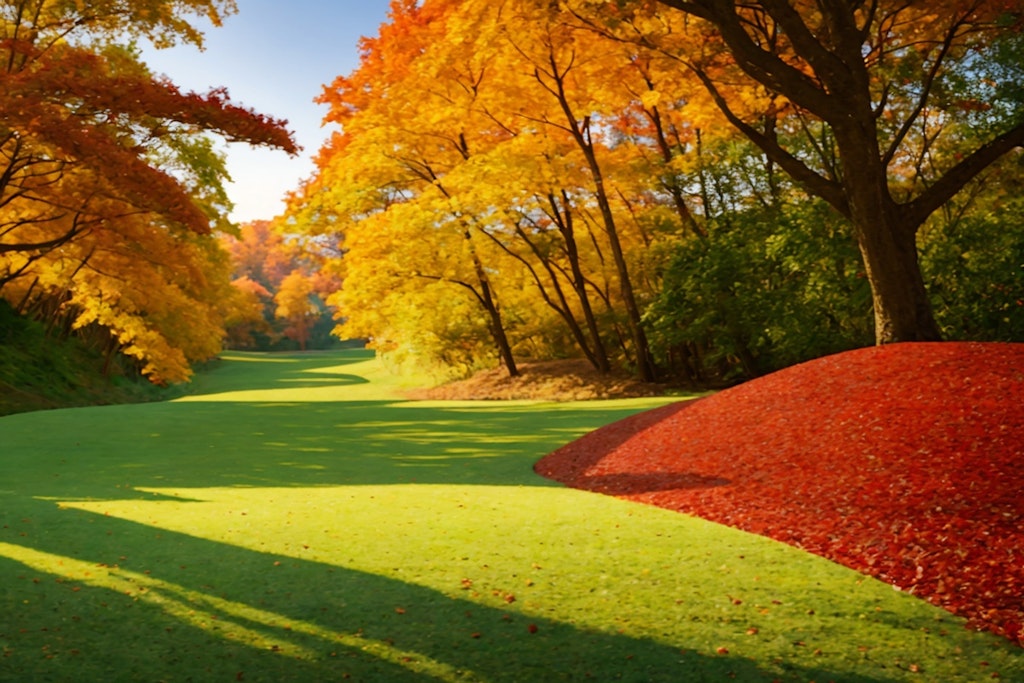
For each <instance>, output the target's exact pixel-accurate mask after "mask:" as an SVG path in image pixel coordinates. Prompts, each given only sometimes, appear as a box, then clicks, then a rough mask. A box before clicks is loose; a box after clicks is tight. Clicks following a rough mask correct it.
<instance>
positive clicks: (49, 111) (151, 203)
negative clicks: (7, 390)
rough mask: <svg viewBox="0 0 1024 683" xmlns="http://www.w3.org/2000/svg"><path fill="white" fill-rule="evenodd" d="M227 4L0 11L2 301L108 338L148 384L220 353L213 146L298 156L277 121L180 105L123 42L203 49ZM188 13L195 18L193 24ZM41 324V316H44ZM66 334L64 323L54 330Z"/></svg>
mask: <svg viewBox="0 0 1024 683" xmlns="http://www.w3.org/2000/svg"><path fill="white" fill-rule="evenodd" d="M234 9H235V6H234V3H233V2H231V1H230V0H174V1H171V0H148V1H147V0H143V1H141V2H125V1H121V0H111V1H110V2H102V3H65V2H49V1H48V0H15V1H12V2H6V3H4V4H3V6H2V8H0V22H2V28H0V80H2V84H3V88H2V92H0V294H2V295H3V296H5V298H7V299H8V300H10V301H12V302H13V303H15V305H16V306H17V307H18V308H19V309H20V310H23V311H34V312H35V313H37V314H39V315H46V316H47V317H49V319H50V321H51V323H56V322H57V321H58V320H64V321H66V326H67V327H68V328H70V329H80V330H81V329H85V328H89V327H99V328H101V329H105V330H107V331H108V333H109V335H110V339H111V348H114V349H116V350H118V351H120V352H121V353H124V354H126V355H128V356H130V357H133V358H135V359H137V360H138V361H139V363H140V367H141V368H142V370H143V372H144V373H145V374H148V375H149V376H150V377H151V378H152V379H154V381H178V380H183V379H186V378H187V377H188V374H189V370H188V364H189V362H190V361H192V360H198V359H201V358H206V357H209V356H210V355H212V354H213V353H216V351H217V350H218V349H219V346H220V340H221V336H222V335H223V325H222V322H223V319H224V316H225V315H226V314H227V312H226V310H225V309H224V308H223V307H222V306H220V305H219V304H218V303H217V300H218V298H220V297H219V295H220V294H222V293H224V291H225V290H223V287H226V286H227V282H228V280H227V276H228V274H229V270H228V267H227V260H226V258H225V257H224V254H223V252H221V251H220V250H219V248H218V247H217V245H216V243H215V242H213V241H212V239H211V238H210V237H209V235H210V234H211V232H213V231H214V230H217V229H220V228H223V227H225V226H226V218H225V216H226V214H227V211H228V210H229V209H230V203H229V202H228V199H227V196H226V194H225V192H224V190H223V185H222V182H223V180H224V178H225V177H226V173H225V170H224V165H223V159H222V158H221V156H220V155H219V154H218V153H217V152H216V151H215V149H214V146H213V139H212V138H211V137H210V136H211V135H212V136H216V137H220V138H221V139H226V140H230V141H243V142H248V143H250V144H254V145H265V146H269V147H275V148H279V149H282V150H285V151H288V152H295V151H296V146H295V144H294V142H293V141H292V139H291V138H290V135H289V134H288V132H287V131H286V130H285V128H284V122H282V121H277V120H274V119H271V118H268V117H266V116H263V115H260V114H257V113H255V112H253V111H251V110H248V109H245V108H243V107H240V106H238V105H235V104H233V103H232V102H231V101H230V99H229V98H228V96H227V93H226V91H224V90H213V91H210V92H208V93H206V94H197V93H189V92H182V91H181V90H179V89H178V88H177V87H176V86H174V84H172V83H171V82H169V81H168V80H167V79H165V78H162V77H156V76H154V75H153V74H152V73H151V72H150V71H149V70H148V69H147V68H146V66H145V65H144V64H143V63H142V62H141V61H140V59H139V55H138V52H137V51H136V50H135V49H134V48H133V47H131V46H130V44H128V43H127V41H132V40H137V39H148V40H151V41H153V42H154V44H156V45H157V46H158V47H159V46H165V45H171V44H174V43H175V42H182V41H183V42H187V43H192V44H194V45H201V44H202V34H201V33H200V32H199V31H198V30H197V29H196V28H195V27H194V26H193V23H192V21H193V17H194V16H205V17H208V18H210V19H211V20H212V21H213V23H214V24H218V23H219V22H220V19H221V18H222V17H223V16H225V15H226V14H229V13H231V12H233V11H234ZM190 15H191V16H190ZM44 311H49V313H44ZM62 324H63V323H62Z"/></svg>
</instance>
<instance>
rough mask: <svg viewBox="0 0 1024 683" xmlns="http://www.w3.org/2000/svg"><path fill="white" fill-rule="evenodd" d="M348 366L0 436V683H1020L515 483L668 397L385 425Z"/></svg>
mask: <svg viewBox="0 0 1024 683" xmlns="http://www.w3.org/2000/svg"><path fill="white" fill-rule="evenodd" d="M398 388H399V381H398V380H397V379H396V378H394V377H390V376H389V375H388V374H387V373H386V372H384V371H383V369H382V367H381V366H380V364H379V363H377V362H376V361H374V360H373V359H372V356H370V355H369V354H367V353H366V352H363V351H344V352H336V353H313V354H303V355H299V354H296V355H281V356H269V355H257V354H240V353H232V354H227V355H226V361H225V362H224V363H223V364H221V365H219V366H218V367H216V368H215V369H213V370H212V371H210V372H208V373H206V374H204V375H202V376H201V377H199V378H198V379H197V381H196V391H195V392H194V393H193V394H191V395H189V396H187V397H185V398H181V399H178V400H175V401H171V402H167V403H158V404H141V405H126V406H109V407H101V408H76V409H70V410H57V411H47V412H37V413H26V414H20V415H12V416H8V417H3V418H0V680H3V681H19V682H20V681H105V682H106V681H235V680H244V681H303V682H307V681H341V680H356V681H358V680H365V681H406V680H408V681H420V680H423V681H431V680H440V681H461V680H467V681H478V680H479V681H510V682H511V681H515V682H519V681H556V680H596V681H612V680H625V681H722V680H739V681H774V680H780V681H816V682H818V683H824V682H826V681H848V682H861V683H867V682H869V681H942V682H953V681H981V680H991V678H992V677H993V674H994V673H996V672H998V674H999V675H1000V676H1001V678H1002V680H1005V681H1021V680H1024V651H1022V650H1021V649H1020V648H1017V647H1015V646H1012V645H1010V644H1009V643H1007V642H1005V641H1002V640H1000V639H998V638H996V637H994V636H990V635H984V634H977V633H973V632H969V631H967V630H966V629H964V628H963V626H962V624H961V623H960V622H959V621H958V620H956V619H954V618H953V617H951V616H949V615H948V614H946V613H945V612H942V611H941V610H938V609H936V608H933V607H931V606H929V605H927V604H925V603H923V602H921V601H919V600H917V599H915V598H913V597H912V596H909V595H905V594H902V593H899V592H896V591H894V590H893V589H892V588H890V587H888V586H886V585H883V584H881V583H878V582H876V581H873V580H871V579H866V578H864V577H863V576H861V575H859V574H857V573H855V572H852V571H850V570H847V569H845V568H842V567H840V566H837V565H834V564H832V563H830V562H827V561H825V560H822V559H819V558H816V557H813V556H809V555H807V554H805V553H802V552H801V551H799V550H796V549H793V548H789V547H787V546H784V545H780V544H778V543H776V542H773V541H770V540H766V539H764V538H761V537H757V536H752V535H749V534H745V533H741V532H738V531H735V530H732V529H729V528H725V527H721V526H718V525H715V524H712V523H709V522H705V521H703V520H700V519H694V518H690V517H686V516H683V515H679V514H674V513H671V512H667V511H664V510H660V509H656V508H650V507H645V506H641V505H636V504H632V503H626V502H623V501H619V500H616V499H614V498H608V497H604V496H600V495H596V494H592V493H586V492H581V491H575V490H570V489H565V488H562V487H561V486H559V485H556V484H553V483H552V482H549V481H547V480H545V479H542V478H540V477H538V476H537V475H535V474H534V473H533V471H532V469H531V467H532V464H533V463H534V462H535V461H536V460H537V459H538V458H540V457H541V456H542V455H544V454H545V453H547V452H550V451H551V450H554V449H555V448H557V447H558V446H559V445H561V444H563V443H566V442H567V441H569V440H571V439H573V438H574V437H576V436H578V435H580V434H583V433H585V432H586V431H588V430H590V429H593V428H595V427H597V426H599V425H602V424H605V423H608V422H611V421H613V420H617V419H619V418H622V417H625V416H627V415H629V414H632V413H634V412H636V411H638V410H642V409H645V408H649V407H653V406H656V405H660V404H661V403H663V402H664V401H665V400H668V399H635V400H622V401H602V402H590V403H563V404H550V403H547V404H544V403H529V402H501V403H497V402H492V403H485V402H457V403H442V402H411V401H403V400H401V399H400V398H399V396H398V394H397V393H396V390H397V389H398Z"/></svg>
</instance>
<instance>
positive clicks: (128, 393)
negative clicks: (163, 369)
mask: <svg viewBox="0 0 1024 683" xmlns="http://www.w3.org/2000/svg"><path fill="white" fill-rule="evenodd" d="M103 366H104V359H103V356H102V354H100V353H98V352H97V351H95V350H94V349H90V348H88V347H87V346H86V345H85V344H84V343H83V342H82V341H81V340H80V339H78V338H76V337H67V338H62V337H61V336H60V335H59V334H58V333H56V332H54V333H51V334H47V332H46V329H45V327H44V326H43V325H41V324H40V323H38V322H35V321H33V320H29V319H27V318H24V317H22V316H20V315H18V314H17V313H15V312H14V310H12V309H11V307H10V305H9V304H8V303H7V302H6V301H4V300H3V299H0V416H2V415H11V414H14V413H22V412H28V411H33V410H49V409H53V408H63V407H69V406H88V405H104V404H111V403H137V402H145V401H157V400H161V399H167V398H173V397H174V396H179V395H181V393H183V389H182V388H181V387H171V388H166V387H157V386H154V385H153V384H151V383H150V382H148V381H147V380H145V379H144V378H142V377H138V376H135V377H130V376H128V375H126V374H124V373H122V372H121V371H120V370H121V369H120V368H119V367H118V363H117V362H114V363H112V365H111V368H110V370H111V372H110V373H109V374H108V375H104V374H103Z"/></svg>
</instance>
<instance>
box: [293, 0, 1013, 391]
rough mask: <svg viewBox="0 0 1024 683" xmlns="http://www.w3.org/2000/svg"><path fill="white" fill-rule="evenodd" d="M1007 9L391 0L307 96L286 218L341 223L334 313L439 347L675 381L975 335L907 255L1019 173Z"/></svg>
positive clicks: (424, 349) (348, 325)
mask: <svg viewBox="0 0 1024 683" xmlns="http://www.w3.org/2000/svg"><path fill="white" fill-rule="evenodd" d="M670 6H671V7H670ZM1022 17H1024V12H1022V11H1021V8H1020V7H1019V6H1018V4H1017V3H1013V2H1003V3H990V2H979V1H974V2H971V1H966V0H948V1H944V2H939V3H919V2H890V1H883V0H877V1H874V2H868V1H864V2H853V3H850V2H830V1H827V2H806V3H804V2H799V3H791V2H773V1H768V0H765V1H764V2H752V3H742V4H740V3H732V2H718V1H716V0H707V1H706V2H699V1H695V2H683V1H680V2H662V3H658V2H647V1H638V0H637V1H627V0H623V1H621V2H616V3H604V2H592V1H589V0H563V1H562V2H557V3H538V2H534V1H531V0H505V1H503V2H500V3H484V2H477V1H475V0H471V1H469V2H451V1H449V0H427V2H422V3H418V2H411V1H410V2H395V3H393V5H392V13H391V20H390V22H389V23H387V24H386V25H384V26H383V27H382V28H381V31H380V34H379V35H378V36H375V37H373V38H369V39H366V40H365V41H364V43H363V45H362V49H363V54H362V61H361V64H360V67H359V68H358V69H357V70H356V71H354V72H353V73H352V74H348V75H344V76H340V77H339V78H338V79H337V80H336V81H335V82H334V83H333V84H331V85H329V86H328V87H326V88H325V90H324V93H323V95H322V97H321V101H322V102H324V103H325V104H327V105H329V106H330V112H329V114H328V116H327V121H329V122H331V123H334V124H337V125H338V126H339V127H340V130H338V131H337V132H336V133H335V134H334V136H333V138H332V139H331V140H330V142H329V143H328V144H327V145H326V146H325V147H324V148H323V149H322V150H321V151H320V153H319V156H318V160H317V163H318V170H317V172H316V173H315V175H314V176H313V177H312V178H311V179H309V181H307V182H306V183H305V185H304V186H303V187H302V188H301V190H300V191H299V192H298V193H296V195H295V196H294V197H293V202H292V206H293V208H292V218H293V221H294V224H295V226H296V229H297V230H304V231H308V232H309V233H310V234H331V235H335V236H336V237H338V238H339V239H343V240H344V245H345V255H344V263H345V267H344V268H345V273H346V279H345V282H344V285H343V287H342V289H341V291H340V292H339V293H338V294H337V295H336V297H335V302H336V303H337V305H338V306H339V309H340V311H341V315H343V316H344V319H345V322H344V325H343V327H342V330H343V332H344V333H347V334H349V335H352V336H362V337H368V338H371V339H372V340H373V342H374V343H375V344H376V345H377V346H378V348H381V349H389V350H393V351H399V350H400V351H401V352H403V353H408V354H413V355H419V356H421V357H433V358H434V359H436V360H440V361H441V362H442V363H445V364H448V365H452V364H455V365H459V364H461V365H462V366H463V367H466V368H469V367H472V366H473V365H474V364H475V363H480V362H485V361H484V360H483V359H486V358H500V359H502V360H503V362H504V363H505V365H506V367H507V368H508V369H509V372H510V373H512V374H514V373H515V371H516V366H515V358H516V357H525V358H532V357H559V356H562V355H577V356H581V357H586V358H588V359H589V360H590V361H591V362H592V363H593V364H594V365H595V367H598V368H601V369H608V368H610V367H613V366H619V367H630V368H632V369H633V370H634V371H635V372H636V373H637V374H638V375H639V376H641V377H644V378H647V379H651V378H653V377H655V376H657V375H658V374H659V373H664V372H670V373H673V374H681V375H683V376H684V377H687V378H689V379H691V380H696V381H701V379H702V377H703V378H706V377H707V376H708V375H709V374H710V375H715V376H721V375H722V374H723V373H724V374H726V375H728V374H730V373H735V372H739V373H741V374H745V375H750V374H757V373H759V372H763V371H765V370H768V369H771V368H773V367H779V366H780V365H783V364H786V363H791V362H795V361H797V360H803V359H806V358H808V357H811V356H813V355H820V354H821V353H824V352H828V351H836V350H840V349H842V348H849V347H852V346H858V345H862V344H865V343H869V342H870V339H871V335H872V333H873V334H874V337H875V341H876V342H878V343H885V342H891V341H909V340H915V339H937V338H939V337H940V336H941V335H943V334H945V335H947V336H951V337H961V338H962V337H963V336H964V335H965V334H974V335H981V336H984V335H985V334H991V333H993V332H992V328H991V327H989V328H988V330H989V331H988V332H981V331H980V328H981V327H982V326H980V325H977V324H975V323H973V322H971V323H968V322H967V321H966V320H965V319H963V318H962V319H961V320H953V318H952V316H951V315H950V310H951V309H949V308H947V307H946V304H945V303H943V302H940V303H939V304H938V306H939V308H938V309H936V305H937V304H936V302H937V301H939V298H940V294H939V292H940V288H941V290H942V292H943V294H942V296H946V295H948V296H950V297H951V298H953V299H957V300H958V301H959V300H960V299H959V297H960V296H962V295H964V294H965V293H966V292H967V291H968V290H969V289H971V288H972V287H974V286H975V285H974V284H972V283H971V282H968V281H966V280H964V281H962V282H961V281H959V280H957V282H956V283H954V282H953V279H956V278H955V277H954V275H953V273H951V272H949V271H948V270H943V267H942V266H940V265H939V260H938V259H936V258H934V257H933V255H934V254H937V253H939V252H942V253H948V252H947V251H946V250H947V248H952V245H953V244H960V245H962V244H963V242H962V237H963V234H962V231H963V226H964V225H965V221H967V220H972V221H973V220H974V219H971V218H970V217H980V216H981V215H983V214H984V213H985V211H986V209H984V208H983V206H984V205H989V206H991V202H995V203H997V204H998V203H1001V202H1003V201H1005V198H1006V197H1009V196H1012V190H1011V189H1010V188H1011V186H1012V184H1014V183H1016V182H1018V180H1016V179H1018V178H1019V176H1020V170H1019V169H1020V165H1019V161H1020V151H1019V146H1020V144H1021V141H1022V139H1024V138H1022V136H1024V116H1022V112H1024V107H1022V106H1021V105H1022V102H1021V96H1022V90H1021V88H1020V86H1019V85H1018V84H1019V83H1020V82H1021V79H1020V76H1021V74H1020V73H1019V72H1020V70H1021V67H1020V64H1021V63H1024V62H1022V60H1021V59H1020V56H1021V54H1022V53H1021V47H1022V44H1021V38H1020V36H1021V33H1020V32H1019V31H1018V28H1019V26H1020V22H1021V21H1022ZM1007 183H1009V185H1008V184H1007ZM997 222H999V221H998V219H997ZM987 225H988V226H989V227H990V228H991V227H992V225H993V224H991V223H989V224H987ZM997 232H998V231H997ZM994 234H995V233H993V235H994ZM975 236H976V237H977V241H978V244H977V245H976V248H977V249H979V250H981V249H983V246H982V245H985V244H986V243H987V241H988V240H990V238H991V236H982V235H980V234H979V233H975ZM1004 242H1008V243H1010V244H1013V245H1018V246H1016V247H1014V248H1016V249H1019V244H1020V232H1019V231H1017V230H1014V229H1013V228H1010V230H1009V233H1008V236H1007V237H1006V239H1005V240H1004ZM1014 268H1015V266H1010V265H1006V262H1005V261H1004V266H1003V269H1002V270H1001V271H1000V274H999V275H998V276H996V279H997V280H998V281H1000V282H1009V281H1012V280H1014V279H1015V278H1019V271H1016V272H1015V271H1014ZM953 270H962V269H959V268H953ZM951 278H952V279H951ZM940 283H942V284H941V285H940ZM1000 286H1004V285H1000ZM954 292H956V293H955V294H954ZM989 299H990V300H991V302H992V303H993V305H995V298H994V297H989ZM958 306H959V304H958ZM1014 306H1015V304H1010V309H1007V308H1006V304H1002V303H1001V304H999V307H1000V310H1001V311H1002V313H1003V314H1007V315H1009V316H1010V317H1011V318H1012V319H1014V320H1016V319H1017V316H1019V315H1020V312H1019V311H1017V310H1011V309H1013V307H1014ZM1018 308H1019V307H1018ZM959 311H960V313H961V314H964V315H966V317H967V318H970V317H972V316H975V315H978V314H980V313H981V311H980V310H979V307H978V306H975V308H974V309H973V310H972V311H971V312H970V313H967V312H966V311H965V309H964V308H960V309H959ZM997 315H998V314H997ZM967 328H972V331H971V332H969V333H968V332H967V331H966V330H967ZM1003 329H1004V332H1002V333H999V334H1006V333H1007V332H1005V330H1007V329H1008V328H1007V327H1005V326H1004V328H1003ZM1011 334H1012V333H1011ZM723 364H724V365H723ZM727 368H732V369H731V370H730V369H727Z"/></svg>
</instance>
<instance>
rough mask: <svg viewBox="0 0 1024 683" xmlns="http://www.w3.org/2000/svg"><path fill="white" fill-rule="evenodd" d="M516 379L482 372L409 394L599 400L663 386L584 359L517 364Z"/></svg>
mask: <svg viewBox="0 0 1024 683" xmlns="http://www.w3.org/2000/svg"><path fill="white" fill-rule="evenodd" d="M518 367H519V371H520V373H521V375H520V376H519V377H509V375H508V372H507V371H506V370H505V369H504V368H494V369H493V370H484V371H483V372H479V373H477V374H475V375H473V376H472V377H470V378H469V379H465V380H460V381H458V382H451V383H449V384H444V385H441V386H439V387H434V388H431V389H416V390H414V391H410V392H408V396H409V397H410V398H413V399H421V400H422V399H426V400H430V399H443V400H469V399H484V400H498V399H506V400H509V399H511V400H515V399H530V400H542V401H585V400H590V399H598V398H635V397H640V396H657V395H659V394H660V393H662V392H663V391H664V387H663V386H661V385H657V384H645V383H643V382H638V381H637V380H635V379H632V378H631V377H629V376H627V375H624V374H617V373H612V374H606V373H601V372H598V371H597V370H595V369H594V368H593V366H592V365H590V363H588V362H587V361H585V360H558V361H544V362H539V363H521V364H519V366H518Z"/></svg>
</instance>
